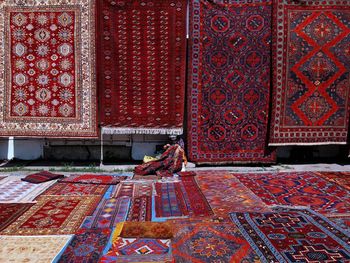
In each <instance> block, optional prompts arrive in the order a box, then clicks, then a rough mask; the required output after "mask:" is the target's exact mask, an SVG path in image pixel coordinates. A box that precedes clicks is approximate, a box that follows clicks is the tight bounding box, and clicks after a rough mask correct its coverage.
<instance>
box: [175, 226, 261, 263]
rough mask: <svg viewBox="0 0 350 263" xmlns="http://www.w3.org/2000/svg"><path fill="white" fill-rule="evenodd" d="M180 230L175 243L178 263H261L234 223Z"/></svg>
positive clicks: (190, 227)
mask: <svg viewBox="0 0 350 263" xmlns="http://www.w3.org/2000/svg"><path fill="white" fill-rule="evenodd" d="M178 229H179V230H178V231H177V233H176V234H175V237H174V239H173V240H172V248H173V256H174V258H175V262H179V263H187V262H197V263H206V262H259V257H258V256H257V255H256V254H255V252H254V251H253V250H252V248H251V247H250V245H249V243H248V242H247V241H246V240H245V239H244V237H243V236H242V235H241V234H240V232H239V230H238V228H237V227H235V226H234V225H232V224H231V223H228V224H218V223H212V222H211V223H196V224H190V223H188V224H181V225H180V224H179V226H178Z"/></svg>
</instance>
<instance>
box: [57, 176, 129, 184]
mask: <svg viewBox="0 0 350 263" xmlns="http://www.w3.org/2000/svg"><path fill="white" fill-rule="evenodd" d="M127 178H128V177H127V176H112V175H104V174H100V175H98V174H78V175H71V176H69V177H67V178H63V179H61V180H60V181H59V182H60V183H74V184H98V185H103V184H105V185H113V184H119V183H120V182H121V181H123V180H126V179H127Z"/></svg>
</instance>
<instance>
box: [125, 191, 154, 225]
mask: <svg viewBox="0 0 350 263" xmlns="http://www.w3.org/2000/svg"><path fill="white" fill-rule="evenodd" d="M151 220H152V197H151V196H140V197H133V198H132V201H131V205H130V209H129V213H128V217H127V219H126V221H138V222H142V221H151Z"/></svg>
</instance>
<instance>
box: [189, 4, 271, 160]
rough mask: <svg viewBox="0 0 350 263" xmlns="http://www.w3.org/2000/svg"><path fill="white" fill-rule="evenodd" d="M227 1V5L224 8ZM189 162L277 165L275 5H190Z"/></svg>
mask: <svg viewBox="0 0 350 263" xmlns="http://www.w3.org/2000/svg"><path fill="white" fill-rule="evenodd" d="M223 2H224V3H223ZM190 35H191V37H190V46H189V50H190V58H189V59H190V62H189V64H190V67H189V91H188V106H189V110H188V131H189V132H188V157H189V159H190V160H191V161H194V162H197V163H267V162H268V163H271V162H274V161H275V157H276V156H275V151H274V150H272V149H267V147H266V145H267V127H268V125H267V124H268V112H269V97H270V95H269V94H270V48H271V47H270V43H271V1H266V0H253V1H248V0H247V1H244V0H240V1H236V0H229V1H209V0H205V1H204V0H191V1H190Z"/></svg>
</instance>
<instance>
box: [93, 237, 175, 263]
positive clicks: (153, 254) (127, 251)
mask: <svg viewBox="0 0 350 263" xmlns="http://www.w3.org/2000/svg"><path fill="white" fill-rule="evenodd" d="M155 261H156V262H167V261H172V256H171V249H170V240H169V239H147V238H137V239H133V238H117V239H116V240H115V241H114V242H113V244H112V247H111V248H110V249H109V251H108V252H107V253H106V254H105V255H103V256H102V257H101V259H100V262H102V263H107V262H108V263H109V262H123V263H124V262H155Z"/></svg>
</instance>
